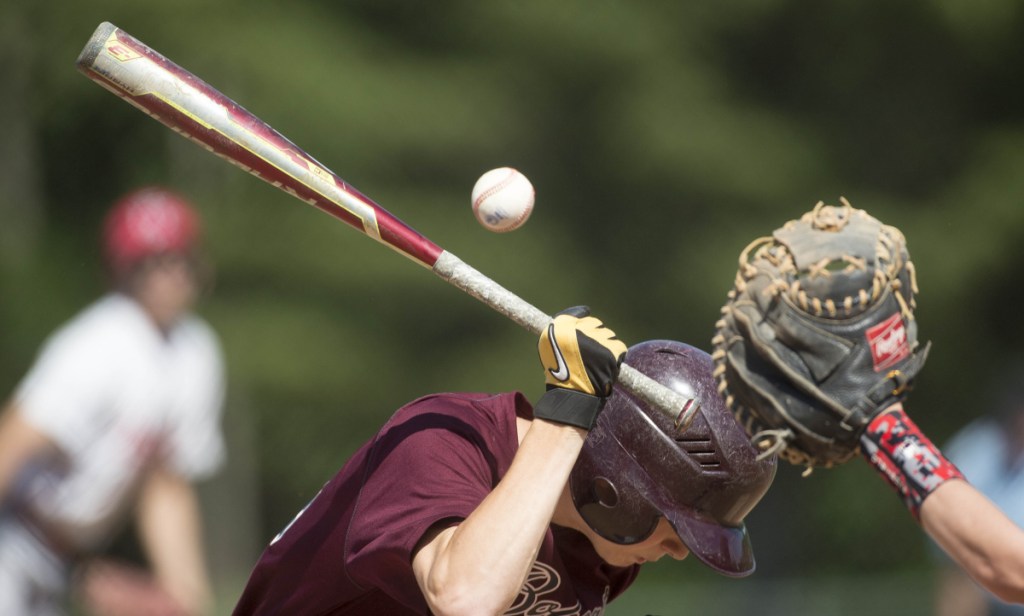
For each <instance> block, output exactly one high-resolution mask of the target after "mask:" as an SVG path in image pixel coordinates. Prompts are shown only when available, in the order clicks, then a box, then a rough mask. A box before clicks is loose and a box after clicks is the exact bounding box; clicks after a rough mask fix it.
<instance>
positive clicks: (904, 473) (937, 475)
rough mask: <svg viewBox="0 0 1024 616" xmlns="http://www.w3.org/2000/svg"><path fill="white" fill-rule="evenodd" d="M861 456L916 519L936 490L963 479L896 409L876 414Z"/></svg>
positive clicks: (956, 469)
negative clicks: (930, 495)
mask: <svg viewBox="0 0 1024 616" xmlns="http://www.w3.org/2000/svg"><path fill="white" fill-rule="evenodd" d="M860 444H861V453H863V454H864V457H865V458H867V460H868V462H870V463H871V465H872V466H874V467H875V469H877V470H878V472H879V473H880V474H881V475H882V477H884V478H885V480H886V481H888V482H889V484H890V485H891V486H892V487H893V489H894V490H896V492H897V493H898V494H899V495H900V497H901V498H902V499H903V502H904V503H905V504H906V506H907V508H908V509H910V513H911V514H912V515H913V516H914V518H915V519H917V518H918V517H919V515H920V511H921V503H923V502H924V499H925V498H926V497H927V496H928V495H929V494H931V493H932V491H933V490H935V488H937V487H939V486H940V485H942V484H943V483H944V482H946V481H948V480H950V479H963V478H964V476H963V474H962V473H961V472H960V469H958V468H957V467H956V466H954V465H953V463H952V462H950V461H949V460H948V459H946V457H945V456H944V455H942V452H941V451H939V449H938V448H937V447H936V446H935V445H933V444H932V442H931V441H930V440H928V437H927V436H925V435H924V434H923V433H922V432H921V429H920V428H918V427H917V425H916V424H914V422H913V421H911V420H910V417H908V416H907V414H906V413H905V412H904V411H903V408H902V407H901V406H899V405H896V406H893V407H890V409H889V410H887V411H885V412H883V413H879V414H878V415H877V416H876V417H875V418H874V419H872V420H871V423H869V424H868V427H867V429H866V430H865V431H864V433H863V434H862V435H861V437H860Z"/></svg>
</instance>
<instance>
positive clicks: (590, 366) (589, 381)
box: [534, 306, 626, 430]
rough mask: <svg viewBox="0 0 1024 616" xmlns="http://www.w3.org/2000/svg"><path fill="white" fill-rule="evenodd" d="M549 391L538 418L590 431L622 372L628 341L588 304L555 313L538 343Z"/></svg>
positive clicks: (539, 410)
mask: <svg viewBox="0 0 1024 616" xmlns="http://www.w3.org/2000/svg"><path fill="white" fill-rule="evenodd" d="M537 350H538V351H539V352H540V361H541V364H542V365H543V366H544V376H545V378H544V380H545V383H546V384H547V389H548V391H547V393H545V394H544V395H543V396H542V397H541V399H540V400H539V401H538V402H537V406H536V408H535V409H534V416H535V417H538V418H540V419H546V420H548V421H553V422H556V423H563V424H568V425H573V426H577V427H580V428H585V429H587V430H589V429H590V428H592V427H593V425H594V422H595V421H597V416H598V414H599V413H600V412H601V409H602V408H604V403H605V400H606V399H607V397H608V396H609V395H611V392H612V386H613V385H615V381H616V379H617V378H618V376H619V367H620V366H621V365H622V359H623V357H625V355H626V345H625V344H624V343H623V342H622V341H620V340H618V339H617V338H616V337H615V332H613V331H612V330H610V329H608V328H607V327H605V326H604V324H603V323H601V321H600V320H599V319H597V318H595V317H592V316H590V309H589V308H587V307H586V306H575V307H573V308H568V309H566V310H563V311H562V312H560V313H558V314H557V315H555V318H554V319H553V320H552V321H551V323H550V324H548V326H547V328H546V329H545V330H544V331H543V332H542V333H541V336H540V341H539V343H538V344H537Z"/></svg>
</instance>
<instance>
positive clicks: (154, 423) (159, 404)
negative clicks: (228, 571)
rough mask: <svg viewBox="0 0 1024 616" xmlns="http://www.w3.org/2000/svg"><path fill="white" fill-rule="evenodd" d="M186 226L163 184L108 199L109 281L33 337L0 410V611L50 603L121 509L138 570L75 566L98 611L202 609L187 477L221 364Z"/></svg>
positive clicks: (209, 442) (61, 597)
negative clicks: (131, 531) (198, 307)
mask: <svg viewBox="0 0 1024 616" xmlns="http://www.w3.org/2000/svg"><path fill="white" fill-rule="evenodd" d="M199 237H200V221H199V218H198V216H197V214H196V212H195V210H194V209H193V207H192V206H191V205H190V204H189V203H188V202H186V201H185V200H184V199H183V198H182V197H181V196H179V195H176V194H174V193H172V192H170V191H167V190H163V189H161V188H145V189H142V190H139V191H136V192H133V193H131V194H129V195H126V196H125V197H123V198H122V199H120V200H119V201H118V202H117V203H116V204H114V206H113V207H112V209H111V211H110V212H109V213H108V215H107V218H106V220H105V224H104V229H103V248H104V252H105V257H106V264H107V265H108V266H109V269H110V274H111V281H112V287H113V288H112V289H111V291H110V292H109V293H107V294H106V295H104V296H103V297H101V298H100V299H98V300H97V301H96V302H94V303H93V304H92V305H90V306H88V307H87V308H85V309H84V310H83V311H81V312H80V313H79V314H78V315H76V316H75V317H74V318H73V319H71V320H70V321H69V322H68V323H66V324H65V325H63V326H62V327H61V328H60V329H58V330H57V331H56V332H55V333H54V334H52V335H51V336H50V337H49V339H48V340H47V341H46V343H45V344H44V346H43V347H42V349H41V352H40V354H39V356H38V358H37V360H36V362H35V364H34V365H33V366H32V367H31V369H30V370H29V371H28V374H27V375H26V376H25V377H24V379H23V380H22V382H21V383H20V384H19V386H18V387H17V388H16V390H15V392H14V395H13V396H12V397H11V399H10V401H9V403H8V404H7V405H6V408H5V409H4V411H3V415H2V416H0V506H2V509H0V614H5V615H7V614H10V615H16V616H20V615H32V616H38V615H48V614H59V613H63V609H64V607H65V606H66V605H67V603H68V594H69V586H70V585H71V579H72V574H73V570H72V566H73V564H78V563H80V562H86V563H87V562H88V560H87V559H88V558H89V557H91V556H95V555H97V554H99V553H100V552H101V551H102V549H103V548H104V547H105V546H106V545H107V544H108V543H109V542H110V541H111V539H112V537H113V536H114V535H115V534H116V533H117V532H118V531H119V530H121V529H122V528H124V527H125V523H126V522H127V521H128V520H129V519H130V516H131V515H132V514H134V516H135V518H134V520H135V524H136V527H137V530H138V539H139V544H140V545H141V547H142V548H143V551H144V553H145V555H146V558H147V559H148V564H149V566H150V570H151V574H146V575H141V576H140V575H139V573H140V572H139V571H135V572H133V573H132V574H130V575H121V574H119V573H118V572H119V571H121V569H120V568H119V567H117V566H113V565H110V564H106V565H104V564H97V566H95V567H92V568H89V567H88V566H85V568H84V569H83V571H84V573H83V576H82V579H83V588H84V590H83V593H82V597H84V598H85V599H86V600H87V601H89V602H93V609H94V610H96V611H99V612H102V613H105V614H111V615H114V614H133V613H139V614H141V613H148V614H166V615H177V614H180V615H194V614H201V613H205V612H206V610H208V609H209V607H210V605H211V598H210V595H211V591H210V585H209V582H208V578H207V573H206V567H205V564H204V555H203V549H202V537H201V535H202V533H201V521H200V514H199V508H198V502H197V497H196V494H195V492H194V489H193V487H192V484H191V482H193V481H195V480H199V479H203V478H205V477H207V476H209V475H211V474H212V473H213V472H214V471H215V470H217V469H218V468H219V466H220V464H221V463H222V460H223V458H224V444H223V439H222V434H221V429H220V415H221V407H222V403H223V397H224V367H223V360H222V355H221V349H220V345H219V342H218V340H217V338H216V336H215V334H214V333H213V331H212V330H211V328H210V327H209V326H208V325H207V324H206V323H205V322H204V321H202V320H200V319H199V318H198V317H196V316H195V315H193V314H192V313H191V312H190V309H191V308H192V306H193V303H194V302H195V300H196V299H197V296H198V294H199V291H200V288H201V283H202V280H203V277H204V276H203V271H202V267H201V265H200V263H201V262H200V257H199ZM100 563H102V561H100Z"/></svg>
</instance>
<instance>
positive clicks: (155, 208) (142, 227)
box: [103, 187, 200, 276]
mask: <svg viewBox="0 0 1024 616" xmlns="http://www.w3.org/2000/svg"><path fill="white" fill-rule="evenodd" d="M199 233H200V225H199V216H198V215H197V214H196V212H195V210H194V209H193V207H192V205H191V204H190V203H189V202H188V201H186V200H185V199H184V198H183V197H181V196H180V195H177V194H175V193H172V192H170V191H168V190H165V189H162V188H157V187H148V188H143V189H140V190H137V191H134V192H131V193H129V194H127V195H125V196H124V197H121V199H120V200H118V201H117V203H115V204H114V206H113V207H112V208H111V210H110V213H109V214H107V218H106V221H105V223H104V227H103V248H104V251H105V253H106V258H107V263H108V264H109V265H110V268H111V269H112V270H113V272H114V274H115V275H117V276H121V275H123V274H125V273H126V272H128V271H129V270H131V268H132V267H133V266H134V265H135V264H137V263H138V262H139V261H141V260H143V259H145V258H146V257H149V256H152V255H156V254H161V253H178V254H181V253H187V252H189V251H191V250H192V249H193V248H195V246H196V244H197V243H198V240H199Z"/></svg>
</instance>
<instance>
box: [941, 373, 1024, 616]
mask: <svg viewBox="0 0 1024 616" xmlns="http://www.w3.org/2000/svg"><path fill="white" fill-rule="evenodd" d="M1004 372H1005V373H1004V374H1002V375H1000V378H998V379H996V380H995V382H994V383H993V386H992V387H991V388H990V391H992V392H994V394H993V400H992V402H991V407H990V408H991V412H990V413H989V414H987V415H985V416H983V417H981V418H979V419H976V420H974V421H973V422H971V423H969V424H968V425H967V426H965V427H964V428H963V429H961V430H960V431H959V432H957V433H956V434H955V435H954V436H953V438H952V439H951V440H950V442H949V443H948V444H947V445H946V446H945V447H943V451H944V452H945V454H946V456H947V457H948V458H949V459H950V460H951V461H952V462H953V463H954V464H956V465H957V467H958V468H959V469H960V471H961V472H962V473H963V474H964V477H966V478H967V480H968V481H970V482H971V484H972V485H973V486H974V487H975V488H977V489H978V491H980V492H981V493H982V494H984V495H985V496H987V497H988V498H989V499H990V500H991V501H992V502H993V503H995V505H996V506H998V507H999V508H1000V509H1001V510H1002V511H1003V513H1005V514H1006V516H1007V517H1008V518H1010V519H1011V520H1012V521H1013V522H1014V523H1016V524H1017V525H1018V526H1020V527H1021V528H1024V365H1021V364H1019V363H1018V364H1017V365H1016V366H1013V367H1012V368H1011V369H1009V370H1007V371H1004ZM936 556H937V557H938V563H939V564H938V567H939V578H938V579H937V580H936V582H937V583H936V591H937V595H936V602H935V610H936V612H935V613H936V614H937V615H938V616H1024V606H1021V605H1009V604H1006V603H1004V602H1002V601H1000V600H999V599H997V598H996V597H994V596H992V595H991V594H990V593H988V592H986V591H984V590H982V589H981V588H980V587H979V586H978V585H977V584H976V583H975V582H974V581H973V580H971V578H970V577H968V576H967V575H966V574H965V573H964V571H963V570H962V569H960V568H959V567H957V566H955V565H954V564H953V563H952V562H951V561H950V560H949V559H948V558H945V557H943V556H939V555H938V554H936Z"/></svg>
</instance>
